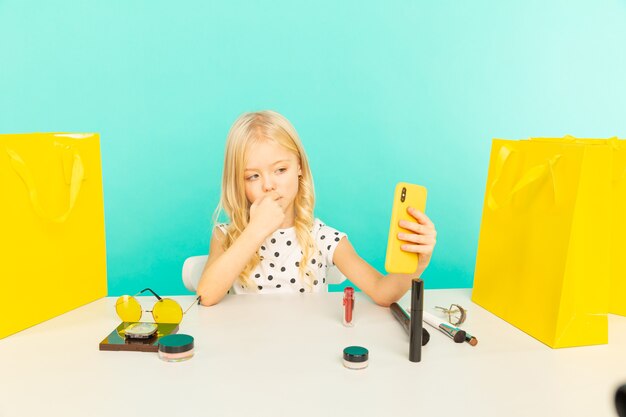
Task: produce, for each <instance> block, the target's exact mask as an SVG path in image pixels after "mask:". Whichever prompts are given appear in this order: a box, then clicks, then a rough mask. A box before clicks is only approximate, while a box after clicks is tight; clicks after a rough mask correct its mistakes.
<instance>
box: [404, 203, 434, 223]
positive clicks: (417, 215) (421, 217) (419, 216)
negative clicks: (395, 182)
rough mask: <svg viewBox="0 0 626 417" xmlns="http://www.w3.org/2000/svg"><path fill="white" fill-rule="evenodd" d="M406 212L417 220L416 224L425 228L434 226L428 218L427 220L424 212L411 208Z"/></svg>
mask: <svg viewBox="0 0 626 417" xmlns="http://www.w3.org/2000/svg"><path fill="white" fill-rule="evenodd" d="M407 211H408V212H409V214H410V215H411V216H413V217H414V218H415V220H417V222H418V223H420V224H423V225H426V226H434V224H433V222H432V221H431V220H430V218H428V216H427V215H426V214H424V212H422V211H420V210H418V209H416V208H413V207H409V208H408V209H407Z"/></svg>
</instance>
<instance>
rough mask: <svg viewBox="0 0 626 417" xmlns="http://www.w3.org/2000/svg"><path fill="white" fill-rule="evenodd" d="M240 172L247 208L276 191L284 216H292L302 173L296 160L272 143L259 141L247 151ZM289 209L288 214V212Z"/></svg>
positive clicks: (282, 148) (281, 147)
mask: <svg viewBox="0 0 626 417" xmlns="http://www.w3.org/2000/svg"><path fill="white" fill-rule="evenodd" d="M246 153H247V161H246V165H245V169H244V183H245V187H246V197H247V198H248V201H249V202H250V204H252V203H254V202H255V201H257V200H258V199H259V198H260V197H262V196H263V195H265V194H266V193H269V192H272V191H276V192H277V193H278V195H280V196H281V198H280V199H279V200H278V202H279V204H280V205H281V206H282V208H283V210H284V211H285V213H292V212H293V207H294V201H295V199H296V195H297V194H298V185H299V181H298V176H299V175H300V174H301V173H302V171H301V169H300V162H299V161H298V158H297V157H296V156H295V155H294V154H293V153H291V152H289V150H287V149H285V148H284V147H283V146H281V145H280V144H278V143H277V142H274V141H269V140H261V141H258V142H256V143H254V144H253V145H250V147H249V148H248V150H247V152H246ZM289 209H291V211H289Z"/></svg>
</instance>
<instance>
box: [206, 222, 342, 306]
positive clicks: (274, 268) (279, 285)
mask: <svg viewBox="0 0 626 417" xmlns="http://www.w3.org/2000/svg"><path fill="white" fill-rule="evenodd" d="M218 227H220V228H221V229H222V231H223V232H225V231H226V225H218ZM311 234H312V237H313V240H314V244H315V247H314V248H313V253H312V255H313V256H311V258H310V259H309V260H308V261H307V263H306V265H305V267H304V272H306V274H307V275H305V277H304V279H303V278H301V274H300V265H301V261H302V257H303V252H302V248H301V247H300V244H299V242H298V239H297V237H296V233H295V228H293V227H291V228H287V229H279V230H277V231H276V232H274V233H272V234H271V235H270V236H268V238H267V239H266V240H265V241H264V242H263V244H262V245H261V247H260V248H259V251H258V254H259V258H260V259H261V261H260V262H259V264H258V265H257V266H256V267H255V268H254V269H253V270H252V272H251V274H250V277H251V280H252V282H254V285H253V286H251V287H245V286H243V285H240V284H241V283H240V282H239V281H237V282H236V284H235V285H233V287H232V288H231V289H230V291H229V292H230V293H232V294H243V293H258V294H271V293H296V294H302V293H308V292H319V291H327V284H326V274H327V272H326V271H327V269H328V268H329V267H331V266H334V263H333V254H334V251H335V249H336V248H337V246H338V245H339V244H340V242H341V239H342V238H343V237H345V236H346V235H345V234H344V233H341V232H339V231H337V230H336V229H333V228H332V227H329V226H327V225H326V224H324V223H322V222H321V221H320V220H319V219H315V223H314V225H313V228H312V230H311Z"/></svg>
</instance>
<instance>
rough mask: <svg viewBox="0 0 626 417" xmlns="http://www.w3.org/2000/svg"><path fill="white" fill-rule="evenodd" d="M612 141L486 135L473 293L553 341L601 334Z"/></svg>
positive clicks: (562, 343) (599, 338) (578, 342)
mask: <svg viewBox="0 0 626 417" xmlns="http://www.w3.org/2000/svg"><path fill="white" fill-rule="evenodd" d="M611 161H612V159H611V149H610V147H609V146H607V145H606V144H602V143H598V144H596V145H589V146H578V145H576V144H570V143H563V142H557V141H528V140H522V141H506V140H494V141H493V145H492V149H491V159H490V163H489V173H488V178H487V189H486V193H485V204H484V208H483V217H482V223H481V228H480V237H479V242H478V253H477V259H476V270H475V276H474V289H473V292H472V300H473V301H474V302H476V303H477V304H479V305H481V306H483V307H484V308H486V309H487V310H489V311H491V312H492V313H494V314H496V315H497V316H499V317H501V318H502V319H504V320H506V321H507V322H509V323H511V324H513V325H514V326H516V327H518V328H519V329H521V330H523V331H524V332H526V333H528V334H529V335H531V336H533V337H535V338H536V339H538V340H540V341H541V342H543V343H545V344H546V345H548V346H550V347H554V348H561V347H570V346H583V345H592V344H601V343H607V341H608V321H607V316H606V312H607V310H608V288H609V259H610V232H609V223H610V204H609V203H610V187H611V181H610V178H611Z"/></svg>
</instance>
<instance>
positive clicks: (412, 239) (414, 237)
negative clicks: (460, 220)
mask: <svg viewBox="0 0 626 417" xmlns="http://www.w3.org/2000/svg"><path fill="white" fill-rule="evenodd" d="M407 211H408V213H409V214H410V215H411V216H412V217H413V218H415V220H417V222H411V221H408V220H400V223H399V225H400V227H402V228H404V229H407V230H409V233H398V239H400V240H402V241H404V242H407V243H405V244H403V245H402V246H401V248H402V250H403V251H406V252H411V253H417V254H419V261H418V264H417V270H416V271H415V272H416V273H417V274H420V275H421V273H422V272H424V269H426V267H427V266H428V264H429V263H430V258H431V257H432V255H433V250H434V249H435V243H436V241H437V239H436V238H437V231H436V230H435V225H434V224H433V222H432V221H430V219H429V218H428V216H426V215H425V214H424V213H422V212H421V211H419V210H417V209H415V208H413V207H409V208H408V209H407ZM411 232H413V233H411Z"/></svg>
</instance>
